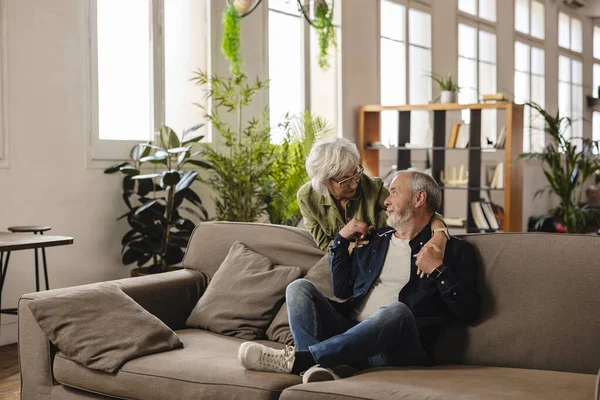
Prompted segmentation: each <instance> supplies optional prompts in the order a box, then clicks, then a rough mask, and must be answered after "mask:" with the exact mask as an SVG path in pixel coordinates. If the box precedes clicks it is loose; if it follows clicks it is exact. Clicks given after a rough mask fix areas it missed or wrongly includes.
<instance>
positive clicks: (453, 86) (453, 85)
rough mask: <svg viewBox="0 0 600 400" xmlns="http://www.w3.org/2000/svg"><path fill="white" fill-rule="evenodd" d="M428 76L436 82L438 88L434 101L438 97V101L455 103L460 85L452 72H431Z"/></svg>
mask: <svg viewBox="0 0 600 400" xmlns="http://www.w3.org/2000/svg"><path fill="white" fill-rule="evenodd" d="M428 76H429V77H430V78H431V79H433V80H434V81H435V82H436V83H437V84H438V88H439V90H440V94H439V95H438V97H436V98H435V100H434V101H437V100H438V99H439V100H440V103H443V104H447V103H456V101H457V99H458V93H459V92H460V87H459V86H458V83H457V82H456V81H455V80H454V78H453V77H452V74H448V75H447V76H443V75H441V74H436V73H435V72H433V73H431V74H428Z"/></svg>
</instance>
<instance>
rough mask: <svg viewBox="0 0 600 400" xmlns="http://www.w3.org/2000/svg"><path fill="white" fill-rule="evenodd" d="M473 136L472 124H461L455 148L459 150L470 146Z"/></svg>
mask: <svg viewBox="0 0 600 400" xmlns="http://www.w3.org/2000/svg"><path fill="white" fill-rule="evenodd" d="M470 135H471V125H470V124H460V126H459V127H458V133H457V136H456V143H455V144H454V147H455V148H457V149H465V148H467V146H468V145H469V140H470V139H471V138H470Z"/></svg>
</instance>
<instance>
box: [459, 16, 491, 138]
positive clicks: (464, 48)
mask: <svg viewBox="0 0 600 400" xmlns="http://www.w3.org/2000/svg"><path fill="white" fill-rule="evenodd" d="M458 86H460V87H461V91H460V93H459V94H458V101H459V103H463V104H470V103H477V102H478V101H479V94H488V93H489V94H491V93H496V91H497V89H496V35H495V34H494V33H493V32H491V31H489V30H487V27H486V28H485V29H484V27H483V25H480V27H476V26H474V24H471V23H459V24H458ZM462 118H463V120H464V122H465V123H470V113H469V110H463V111H462ZM496 120H497V112H496V110H483V111H482V112H481V143H482V146H485V143H487V142H486V139H489V140H491V141H495V139H496V132H497V126H496V124H497V122H496Z"/></svg>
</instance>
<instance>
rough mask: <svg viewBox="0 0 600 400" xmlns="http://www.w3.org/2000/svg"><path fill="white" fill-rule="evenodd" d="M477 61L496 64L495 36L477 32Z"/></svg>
mask: <svg viewBox="0 0 600 400" xmlns="http://www.w3.org/2000/svg"><path fill="white" fill-rule="evenodd" d="M479 59H480V60H481V61H487V62H491V63H496V35H494V34H493V33H489V32H486V31H479Z"/></svg>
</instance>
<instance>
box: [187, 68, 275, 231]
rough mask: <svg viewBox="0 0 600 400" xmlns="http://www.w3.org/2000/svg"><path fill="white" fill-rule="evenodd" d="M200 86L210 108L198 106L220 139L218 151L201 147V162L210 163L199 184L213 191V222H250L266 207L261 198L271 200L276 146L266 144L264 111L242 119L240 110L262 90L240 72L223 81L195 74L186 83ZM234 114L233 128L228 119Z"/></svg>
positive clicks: (263, 85)
mask: <svg viewBox="0 0 600 400" xmlns="http://www.w3.org/2000/svg"><path fill="white" fill-rule="evenodd" d="M192 80H193V81H195V82H196V83H197V84H199V85H206V87H207V88H208V89H207V97H208V98H210V99H211V100H212V104H213V107H212V109H210V110H207V109H206V108H204V107H203V106H202V105H199V104H198V106H199V107H201V108H202V109H203V110H204V111H205V113H206V117H207V119H208V121H210V123H211V124H212V127H213V129H214V130H215V131H217V132H218V133H219V134H220V135H221V137H222V138H223V141H224V146H225V149H224V151H220V150H219V149H218V148H217V147H216V146H214V145H204V146H203V149H204V151H205V153H204V157H205V159H206V160H207V161H208V162H209V163H210V164H211V165H212V167H213V169H212V170H211V171H210V174H209V177H208V178H207V179H205V180H204V182H206V183H207V184H208V185H209V186H210V187H211V188H212V189H213V190H214V192H215V193H216V195H217V196H216V197H215V198H214V201H215V206H216V212H217V215H216V218H217V219H219V220H222V221H248V222H251V221H256V220H257V219H258V217H259V216H260V215H261V214H262V213H263V212H264V211H265V209H266V207H267V206H266V199H269V198H273V197H275V195H274V192H275V191H276V190H277V189H276V186H275V184H274V181H273V169H274V166H275V165H276V162H277V153H276V150H277V148H276V146H275V145H273V144H271V128H270V126H269V110H268V108H265V109H264V110H263V111H262V112H261V113H260V114H259V115H258V116H257V117H252V118H250V119H249V120H248V121H246V122H243V121H244V111H245V108H246V107H248V106H250V104H251V102H252V100H253V98H254V97H255V96H256V95H257V94H258V93H260V92H261V91H262V90H265V89H266V88H267V83H266V82H263V81H261V80H259V79H256V80H255V81H250V80H249V79H248V78H247V77H246V76H245V75H244V74H241V75H237V76H234V77H229V78H222V77H219V76H212V77H211V76H208V75H207V74H206V73H205V72H202V71H198V72H197V73H196V74H195V76H194V78H193V79H192ZM234 116H235V123H234V124H235V126H232V124H231V123H230V122H229V121H228V119H233V117H234Z"/></svg>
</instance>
